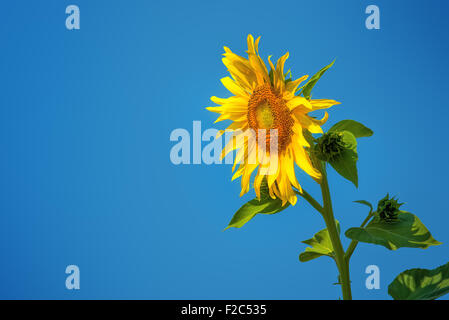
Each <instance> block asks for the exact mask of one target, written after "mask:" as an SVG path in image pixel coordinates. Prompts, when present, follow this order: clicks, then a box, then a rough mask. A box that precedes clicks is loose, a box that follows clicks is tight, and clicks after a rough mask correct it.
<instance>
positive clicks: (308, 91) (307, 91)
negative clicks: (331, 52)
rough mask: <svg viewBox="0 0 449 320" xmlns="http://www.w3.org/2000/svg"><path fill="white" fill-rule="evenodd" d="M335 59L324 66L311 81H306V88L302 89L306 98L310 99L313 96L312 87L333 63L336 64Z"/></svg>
mask: <svg viewBox="0 0 449 320" xmlns="http://www.w3.org/2000/svg"><path fill="white" fill-rule="evenodd" d="M334 62H335V60H334V61H332V62H331V63H330V64H329V65H327V66H325V67H324V68H322V69H321V70H320V71H318V72H317V73H316V74H315V75H314V76H313V77H312V78H310V80H309V82H307V83H306V85H305V86H304V88H303V89H302V95H303V96H304V97H305V98H306V99H310V96H311V92H312V88H313V87H314V86H315V84H316V83H317V81H318V80H320V78H321V76H322V75H323V74H324V73H325V72H326V70H327V69H329V68H330V67H332V65H333V64H334Z"/></svg>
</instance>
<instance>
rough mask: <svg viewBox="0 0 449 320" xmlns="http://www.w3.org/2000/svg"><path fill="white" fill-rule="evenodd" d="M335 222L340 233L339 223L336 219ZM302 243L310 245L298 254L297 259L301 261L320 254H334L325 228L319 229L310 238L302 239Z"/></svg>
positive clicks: (331, 255) (332, 255)
mask: <svg viewBox="0 0 449 320" xmlns="http://www.w3.org/2000/svg"><path fill="white" fill-rule="evenodd" d="M335 223H336V224H337V230H338V233H340V224H339V222H338V221H337V220H335ZM302 243H305V244H307V245H309V246H310V247H307V248H306V249H305V250H304V252H302V253H301V254H300V255H299V261H301V262H307V261H310V260H312V259H315V258H318V257H321V256H328V257H331V258H333V257H334V255H335V253H334V248H333V247H332V242H331V239H330V236H329V232H328V231H327V229H323V230H321V231H319V232H318V233H316V234H315V235H314V236H313V238H312V239H308V240H304V241H302Z"/></svg>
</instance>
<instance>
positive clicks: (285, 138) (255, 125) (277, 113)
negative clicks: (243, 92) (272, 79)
mask: <svg viewBox="0 0 449 320" xmlns="http://www.w3.org/2000/svg"><path fill="white" fill-rule="evenodd" d="M248 123H249V127H250V128H251V129H253V130H254V131H255V134H256V137H257V139H258V140H257V141H258V142H259V143H260V141H259V138H258V137H259V133H260V132H259V130H260V129H265V130H266V133H265V146H262V147H266V148H267V150H270V141H271V140H272V138H273V137H272V136H271V133H270V129H277V141H278V150H279V152H281V151H283V150H285V148H286V146H287V145H288V144H289V143H290V141H291V135H292V127H293V124H294V121H293V119H292V117H291V115H290V110H289V109H288V108H287V106H286V105H285V102H284V100H283V99H282V98H281V97H279V96H278V95H277V94H276V93H275V92H274V91H273V89H272V88H271V86H270V85H269V84H265V85H263V86H259V87H257V88H256V89H255V90H254V91H253V93H252V95H251V97H250V99H249V102H248Z"/></svg>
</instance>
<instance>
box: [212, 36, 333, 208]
mask: <svg viewBox="0 0 449 320" xmlns="http://www.w3.org/2000/svg"><path fill="white" fill-rule="evenodd" d="M259 41H260V37H259V38H257V39H256V40H254V38H253V36H252V35H248V39H247V43H248V51H247V53H248V58H244V57H241V56H239V55H237V54H235V53H233V52H232V51H231V50H230V49H229V48H227V47H225V48H224V50H225V53H224V54H223V56H224V57H223V63H224V65H225V66H226V67H227V69H228V71H229V73H230V75H231V77H225V78H223V79H221V82H222V83H223V85H224V86H225V87H226V88H227V89H228V90H229V91H230V92H231V94H232V96H231V97H228V98H225V99H222V98H217V97H215V96H213V97H212V98H211V100H212V101H213V102H215V103H216V104H218V106H215V107H209V108H207V109H208V110H210V111H212V112H216V113H219V114H220V116H219V117H218V119H217V120H216V122H219V121H223V120H231V121H232V123H231V124H230V125H229V127H228V128H227V129H226V130H228V131H234V132H235V134H234V135H233V136H232V138H231V139H230V140H229V142H228V145H227V146H226V147H225V148H224V150H223V152H222V158H223V157H224V156H225V155H226V154H227V153H229V152H231V151H234V150H238V151H237V153H236V156H235V161H234V166H233V171H235V169H236V168H237V170H236V171H235V173H234V176H233V179H236V178H239V177H241V186H242V191H241V193H240V195H243V194H245V193H246V192H248V191H249V188H250V180H251V175H252V173H253V172H255V177H254V182H253V185H254V189H255V192H256V195H257V197H258V198H259V199H260V194H261V192H260V189H261V184H262V181H265V180H266V186H265V187H266V188H267V190H268V194H269V196H270V197H272V198H280V199H282V202H283V204H285V203H286V202H290V203H291V204H293V205H294V204H295V203H296V200H297V198H296V194H295V189H297V190H299V191H300V190H301V187H300V185H299V183H298V181H297V179H296V174H295V164H296V165H297V166H298V167H300V168H301V169H302V170H303V171H305V172H306V173H307V174H308V175H310V176H311V177H313V178H314V179H315V180H317V181H319V180H320V179H321V173H320V171H319V170H317V169H316V168H315V167H314V166H313V164H312V162H311V160H310V157H309V154H308V151H307V150H306V148H309V147H310V144H309V143H308V142H307V140H306V139H305V137H304V135H305V134H308V133H323V130H322V129H321V125H323V124H324V123H325V122H326V121H327V118H328V114H327V113H325V115H324V118H323V119H321V120H317V119H315V118H314V117H311V116H309V112H312V111H314V110H318V109H326V108H329V107H331V106H333V105H335V104H338V102H337V101H335V100H328V99H316V100H312V99H306V98H304V97H301V96H300V95H299V94H298V92H299V89H298V87H299V85H300V83H302V82H303V81H304V80H306V79H307V77H308V76H306V75H305V76H302V77H300V78H298V79H296V80H293V79H286V74H284V65H285V61H286V60H287V58H288V56H289V54H288V52H287V53H286V54H285V55H283V56H282V57H281V58H279V59H278V61H277V62H276V65H274V64H273V63H272V62H271V56H270V57H268V66H269V68H270V70H268V68H267V65H266V64H265V62H264V61H263V60H262V58H261V57H260V55H259V49H258V47H259ZM248 131H251V132H253V133H254V134H248V133H247V132H248ZM220 133H223V131H221V132H220ZM237 164H238V167H237Z"/></svg>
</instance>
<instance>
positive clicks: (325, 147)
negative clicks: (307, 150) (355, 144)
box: [313, 132, 345, 161]
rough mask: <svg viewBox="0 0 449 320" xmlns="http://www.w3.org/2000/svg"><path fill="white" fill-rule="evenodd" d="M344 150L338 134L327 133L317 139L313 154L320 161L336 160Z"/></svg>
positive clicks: (341, 138) (340, 136) (341, 139)
mask: <svg viewBox="0 0 449 320" xmlns="http://www.w3.org/2000/svg"><path fill="white" fill-rule="evenodd" d="M344 149H345V144H344V142H343V137H342V135H341V133H339V132H328V133H326V134H324V135H323V136H322V137H320V138H318V139H317V144H316V145H315V148H314V150H313V151H314V153H315V155H316V156H317V158H318V159H320V160H322V161H333V160H336V159H338V157H339V156H340V155H341V154H342V152H343V151H344Z"/></svg>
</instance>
